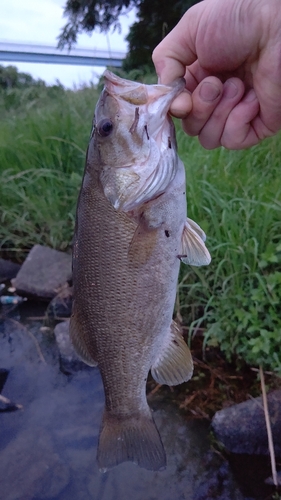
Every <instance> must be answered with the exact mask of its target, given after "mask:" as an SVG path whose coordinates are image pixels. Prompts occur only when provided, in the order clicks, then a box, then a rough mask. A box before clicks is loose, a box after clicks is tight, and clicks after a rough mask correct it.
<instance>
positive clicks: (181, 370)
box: [151, 321, 193, 385]
mask: <svg viewBox="0 0 281 500" xmlns="http://www.w3.org/2000/svg"><path fill="white" fill-rule="evenodd" d="M192 373H193V361H192V357H191V353H190V350H189V348H188V346H187V345H186V343H185V341H184V339H183V337H182V334H181V332H180V330H179V328H178V326H177V324H176V323H175V322H174V321H172V324H171V328H170V332H169V336H168V338H167V341H166V344H165V346H164V347H163V349H162V351H161V352H160V354H159V356H158V358H157V359H156V361H155V362H154V364H153V366H152V367H151V374H152V377H153V378H154V380H155V381H156V382H158V383H159V384H167V385H178V384H182V382H187V381H188V380H189V379H190V378H191V377H192Z"/></svg>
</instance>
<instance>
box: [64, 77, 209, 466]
mask: <svg viewBox="0 0 281 500" xmlns="http://www.w3.org/2000/svg"><path fill="white" fill-rule="evenodd" d="M181 89H182V82H178V83H177V84H176V85H175V86H171V87H167V86H159V85H155V86H153V85H152V86H146V85H143V84H139V83H136V82H130V81H127V80H123V79H121V78H119V77H116V76H115V75H113V74H112V73H110V72H106V74H105V88H104V91H103V92H102V94H101V97H100V100H99V102H98V104H97V107H96V111H95V118H94V127H93V132H92V135H91V140H90V144H89V148H88V153H87V160H86V167H85V173H84V178H83V183H82V187H81V192H80V196H79V200H78V208H77V217H76V230H75V238H74V253H73V285H74V302H73V312H72V317H71V321H70V334H71V338H72V341H73V344H74V346H75V348H76V350H77V352H78V354H79V355H80V356H81V357H82V359H84V361H85V362H87V363H88V364H90V365H96V364H98V366H99V369H100V372H101V376H102V380H103V385H104V390H105V411H104V415H103V419H102V424H101V431H100V437H99V446H98V454H97V458H98V463H99V467H100V469H101V470H106V469H108V468H110V467H112V466H115V465H118V463H121V462H124V461H127V460H130V461H132V462H134V463H136V464H138V465H140V466H141V467H145V468H147V469H150V470H160V469H162V468H163V467H165V464H166V457H165V451H164V448H163V444H162V442H161V438H160V435H159V432H158V430H157V428H156V426H155V423H154V421H153V417H152V414H151V411H150V409H149V406H148V404H147V400H146V393H145V391H146V380H147V376H148V372H149V370H150V369H151V371H152V375H153V376H154V378H155V380H156V381H158V382H160V383H166V384H168V385H174V384H177V383H181V382H184V381H187V380H189V378H190V377H191V375H192V369H193V365H192V359H191V355H190V352H189V349H188V347H187V345H186V344H185V342H184V340H183V338H182V336H181V334H180V332H179V330H178V328H177V327H176V325H175V323H173V322H172V315H173V308H174V303H175V296H176V287H177V277H178V272H179V265H180V255H185V251H186V249H185V248H183V243H182V242H183V241H188V244H189V248H188V253H189V255H187V256H186V257H183V258H185V259H186V260H188V259H191V260H194V255H195V256H196V257H195V258H196V259H198V260H199V262H200V263H208V262H207V260H208V259H209V254H208V251H207V249H206V247H205V244H204V241H203V239H204V238H203V235H204V233H203V231H202V230H201V229H200V228H199V226H197V225H196V224H195V223H193V222H192V221H190V223H188V222H187V219H186V198H185V171H184V166H183V164H182V162H181V161H180V159H179V158H178V156H177V155H176V154H174V153H173V154H170V150H171V148H173V151H175V150H176V143H175V134H174V130H173V124H172V121H171V120H170V119H169V118H168V117H167V112H168V108H169V105H170V103H171V101H172V100H173V98H174V97H175V96H176V95H177V94H178V93H179V92H180V91H181ZM138 96H139V98H138ZM145 96H146V97H145ZM140 102H141V104H140ZM158 102H159V106H158ZM136 108H137V111H136ZM155 120H156V121H155ZM157 120H158V122H159V123H158V122H157ZM150 124H151V127H150ZM152 125H153V126H152ZM144 127H146V131H147V130H150V128H151V130H155V136H153V134H152V136H150V135H148V134H147V133H146V134H144ZM144 137H145V139H143V138H144ZM141 140H145V154H143V152H142V150H141V148H140V144H141ZM128 144H129V145H130V146H129V147H128V146H127V145H128ZM150 147H151V151H152V153H151V154H148V155H147V154H146V153H147V151H149V148H150ZM156 149H157V151H158V149H159V151H160V154H159V151H158V152H157V154H156V153H155V151H156ZM138 155H139V156H138ZM155 155H156V156H155ZM138 157H139V158H141V159H142V161H139V162H136V158H138ZM145 158H149V161H155V168H156V170H155V172H154V173H155V175H154V180H153V185H149V183H148V184H147V177H146V176H148V175H151V168H152V164H151V163H150V165H146V163H145V161H146V160H145ZM161 161H162V162H163V165H162V167H161V164H159V162H161ZM169 162H170V163H171V164H169ZM163 166H164V169H165V170H163ZM105 171H106V175H104V172H105ZM123 172H124V176H125V177H124V178H123V177H122V175H123ZM158 172H159V179H157V175H158ZM163 172H164V173H165V176H166V178H165V179H163ZM131 174H132V181H131V180H130V179H131V177H130V176H131ZM131 182H137V186H136V192H137V197H136V199H135V201H134V196H133V191H132V183H131ZM107 183H108V184H107ZM119 183H120V185H121V186H122V197H123V198H122V199H123V202H124V203H123V202H122V203H123V206H122V205H121V207H120V209H116V208H114V207H115V206H118V203H117V202H116V199H115V196H119V194H118V193H119ZM112 186H114V189H112ZM146 186H149V187H148V188H147V187H146ZM162 186H165V189H164V191H163V188H162ZM115 189H116V191H115ZM146 189H149V196H148V194H147V193H148V191H147V190H146ZM126 196H128V199H129V200H130V202H129V203H128V204H127V206H128V207H130V208H129V210H127V211H126V209H125V208H124V207H126ZM147 198H149V199H147ZM192 224H193V227H192ZM183 234H185V238H184V237H183ZM193 240H194V245H195V246H194V247H193V246H192V241H193Z"/></svg>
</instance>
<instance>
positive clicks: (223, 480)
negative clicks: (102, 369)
mask: <svg viewBox="0 0 281 500" xmlns="http://www.w3.org/2000/svg"><path fill="white" fill-rule="evenodd" d="M45 309H46V306H44V305H38V304H32V303H29V304H22V305H20V306H19V307H16V308H12V309H11V308H9V307H7V306H5V307H4V306H3V307H2V310H1V311H0V313H2V316H0V369H1V370H0V393H1V394H2V395H3V396H5V397H6V398H9V399H10V400H11V401H12V402H13V403H14V404H17V405H20V406H21V408H19V409H15V407H5V408H4V407H3V408H2V409H1V407H0V409H1V411H0V458H1V467H0V500H39V499H50V500H131V499H134V500H158V499H161V500H185V499H186V500H187V499H188V500H207V499H210V500H211V499H213V498H215V499H217V500H245V499H246V498H247V500H248V499H249V498H250V496H248V497H246V496H245V495H243V493H242V492H241V484H240V485H239V484H238V483H237V478H236V479H234V475H233V473H232V471H231V468H230V465H229V462H228V461H227V460H226V459H225V458H224V457H223V456H222V455H221V454H220V453H218V452H216V451H215V450H214V449H213V448H212V446H211V442H210V439H209V422H207V421H205V420H201V419H190V420H189V419H187V418H186V417H184V415H182V414H181V413H180V412H179V410H178V408H177V407H176V406H174V405H173V404H172V403H170V402H168V401H165V400H164V399H163V398H161V397H159V396H158V395H157V394H155V395H154V396H153V397H150V398H149V404H150V406H151V408H152V410H153V415H154V419H155V421H156V424H157V427H158V429H159V431H160V434H161V437H162V440H163V443H164V446H165V449H166V453H167V468H166V469H165V471H161V472H150V471H146V470H144V469H141V468H139V467H137V466H135V465H134V464H132V463H124V464H121V465H119V466H118V467H115V468H113V469H111V470H109V471H108V472H106V473H101V472H99V470H98V467H97V464H96V450H97V443H98V433H99V426H100V422H101V417H102V412H103V405H104V395H103V387H102V382H101V378H100V374H99V370H98V369H97V368H87V369H84V370H80V371H77V372H73V373H71V374H67V373H63V372H62V371H61V370H60V361H59V352H58V349H57V346H56V342H55V339H54V335H53V330H52V329H51V328H48V327H46V326H44V322H43V321H42V320H40V321H38V320H34V319H33V320H31V319H28V318H30V317H31V316H33V317H35V316H37V317H38V316H40V315H43V314H44V311H45ZM39 348H40V350H39ZM40 352H41V353H42V354H40ZM42 355H43V358H42ZM41 358H42V359H41ZM1 380H2V383H1ZM242 468H243V465H242ZM234 469H235V465H234ZM236 475H237V474H236ZM238 476H239V474H238ZM254 482H255V481H254V480H253V483H254ZM242 486H243V485H242ZM242 490H243V487H242ZM252 491H254V490H252ZM249 492H250V493H251V488H250V490H249ZM260 494H262V495H263V494H264V493H262V492H261V490H260V489H259V491H258V495H260ZM251 498H252V497H251ZM254 498H259V499H260V498H265V496H254Z"/></svg>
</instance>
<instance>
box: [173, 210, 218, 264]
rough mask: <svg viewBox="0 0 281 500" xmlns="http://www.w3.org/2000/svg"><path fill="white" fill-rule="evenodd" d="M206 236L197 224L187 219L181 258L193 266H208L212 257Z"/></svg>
mask: <svg viewBox="0 0 281 500" xmlns="http://www.w3.org/2000/svg"><path fill="white" fill-rule="evenodd" d="M205 240H206V235H205V233H204V231H203V230H202V229H201V227H200V226H198V224H196V222H194V221H193V220H191V219H187V220H186V222H185V225H184V229H183V234H182V248H181V255H179V258H180V260H181V262H183V263H184V264H189V265H191V266H207V265H208V264H210V262H211V255H210V253H209V250H208V249H207V247H206V245H205V243H204V242H205Z"/></svg>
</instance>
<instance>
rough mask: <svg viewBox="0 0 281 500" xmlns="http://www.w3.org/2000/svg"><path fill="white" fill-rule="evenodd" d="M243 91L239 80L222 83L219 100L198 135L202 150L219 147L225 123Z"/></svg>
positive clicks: (231, 79) (232, 79)
mask: <svg viewBox="0 0 281 500" xmlns="http://www.w3.org/2000/svg"><path fill="white" fill-rule="evenodd" d="M244 91H245V87H244V84H243V82H242V81H241V80H239V78H229V79H228V80H227V81H226V82H225V83H224V85H223V92H222V97H221V100H220V101H219V103H218V105H217V106H216V107H215V109H214V111H213V113H212V115H211V116H210V118H209V120H208V121H207V122H206V124H205V125H204V127H203V128H202V130H201V132H200V133H199V141H200V143H201V144H202V146H203V147H204V148H206V149H214V148H217V147H219V146H220V144H221V136H222V133H223V131H224V127H225V122H226V120H227V118H228V116H229V114H230V112H231V111H232V109H233V108H234V107H235V106H236V105H237V104H238V102H239V101H240V100H241V99H242V97H243V94H244Z"/></svg>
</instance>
